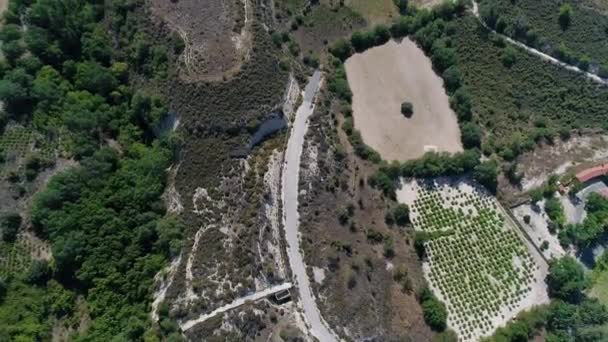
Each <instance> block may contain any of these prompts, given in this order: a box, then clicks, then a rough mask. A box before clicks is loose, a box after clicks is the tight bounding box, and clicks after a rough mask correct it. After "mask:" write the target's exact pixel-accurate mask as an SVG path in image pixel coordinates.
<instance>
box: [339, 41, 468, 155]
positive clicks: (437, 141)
mask: <svg viewBox="0 0 608 342" xmlns="http://www.w3.org/2000/svg"><path fill="white" fill-rule="evenodd" d="M346 73H347V77H348V83H349V85H350V87H351V89H352V92H353V115H354V121H355V127H356V128H357V129H358V130H360V131H361V136H362V137H363V141H365V143H366V144H367V145H369V146H370V147H372V148H374V149H375V150H376V151H378V152H379V153H380V154H381V155H382V157H383V158H384V159H387V160H408V159H413V158H418V157H420V156H422V155H423V154H424V153H425V152H426V151H429V150H435V151H445V152H459V151H462V144H461V142H460V129H459V127H458V122H457V119H456V115H455V114H454V112H453V111H452V109H451V108H450V104H449V100H448V96H447V95H446V93H445V90H444V88H443V81H442V80H441V78H439V77H438V76H437V75H436V74H435V73H434V71H433V69H432V65H431V61H430V60H429V59H428V58H427V57H426V56H425V55H424V53H423V52H422V50H421V49H420V48H418V46H416V44H415V43H414V42H412V41H411V40H409V39H403V40H402V41H401V42H397V41H393V40H391V41H389V42H388V43H386V44H384V45H382V46H379V47H375V48H372V49H369V50H367V51H365V52H364V53H361V54H356V55H354V56H352V57H350V58H349V59H348V60H347V61H346ZM404 101H408V102H411V103H412V104H413V105H414V114H413V116H412V117H411V118H406V117H405V116H403V115H402V114H401V103H403V102H404Z"/></svg>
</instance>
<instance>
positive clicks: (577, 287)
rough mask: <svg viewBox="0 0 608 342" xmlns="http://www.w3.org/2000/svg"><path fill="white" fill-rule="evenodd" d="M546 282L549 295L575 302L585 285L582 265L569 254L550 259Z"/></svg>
mask: <svg viewBox="0 0 608 342" xmlns="http://www.w3.org/2000/svg"><path fill="white" fill-rule="evenodd" d="M546 282H547V285H548V289H549V295H550V296H551V297H555V298H559V299H562V300H565V301H567V302H577V301H578V300H579V299H580V297H581V294H582V291H583V290H585V288H586V287H587V281H586V279H585V274H584V271H583V268H582V266H581V265H580V264H579V263H578V262H577V261H576V259H574V258H572V257H570V256H565V257H562V258H560V259H557V260H553V261H551V263H550V264H549V274H548V275H547V279H546Z"/></svg>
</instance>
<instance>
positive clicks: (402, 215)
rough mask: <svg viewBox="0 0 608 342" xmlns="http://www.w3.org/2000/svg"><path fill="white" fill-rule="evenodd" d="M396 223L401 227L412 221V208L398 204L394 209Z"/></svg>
mask: <svg viewBox="0 0 608 342" xmlns="http://www.w3.org/2000/svg"><path fill="white" fill-rule="evenodd" d="M393 217H394V219H395V222H396V223H397V224H398V225H400V226H405V225H406V224H407V223H408V222H409V221H410V208H409V207H408V206H407V205H406V204H402V203H400V204H398V205H397V206H396V207H395V209H393Z"/></svg>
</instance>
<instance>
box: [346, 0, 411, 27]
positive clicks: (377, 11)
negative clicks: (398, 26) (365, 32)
mask: <svg viewBox="0 0 608 342" xmlns="http://www.w3.org/2000/svg"><path fill="white" fill-rule="evenodd" d="M346 5H347V6H348V7H350V8H352V9H353V10H354V11H355V12H357V13H360V14H361V15H362V16H363V17H364V18H365V20H366V21H367V22H368V24H371V25H374V24H379V23H386V22H388V21H390V20H391V19H392V18H394V17H395V16H397V15H399V13H398V11H397V7H396V6H395V3H394V2H393V0H375V1H370V0H348V1H347V2H346Z"/></svg>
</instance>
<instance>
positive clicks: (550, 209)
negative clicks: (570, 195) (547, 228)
mask: <svg viewBox="0 0 608 342" xmlns="http://www.w3.org/2000/svg"><path fill="white" fill-rule="evenodd" d="M545 211H546V212H547V216H549V218H550V219H551V221H553V222H555V223H557V224H559V225H563V224H564V222H565V216H564V208H563V207H562V203H561V202H560V201H559V199H557V198H556V197H551V198H549V199H548V200H547V201H546V202H545Z"/></svg>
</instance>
